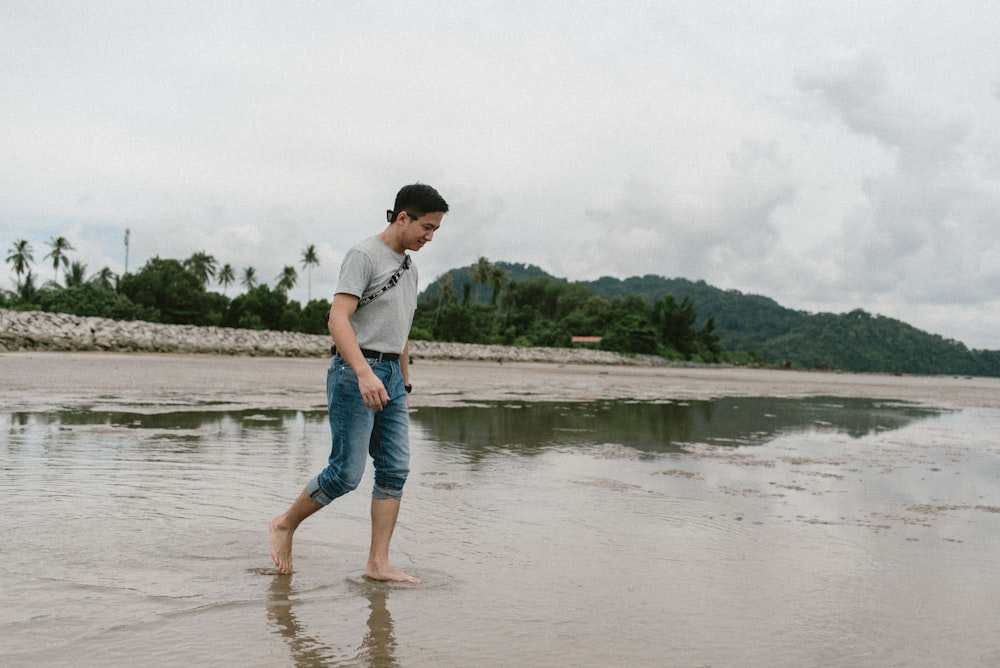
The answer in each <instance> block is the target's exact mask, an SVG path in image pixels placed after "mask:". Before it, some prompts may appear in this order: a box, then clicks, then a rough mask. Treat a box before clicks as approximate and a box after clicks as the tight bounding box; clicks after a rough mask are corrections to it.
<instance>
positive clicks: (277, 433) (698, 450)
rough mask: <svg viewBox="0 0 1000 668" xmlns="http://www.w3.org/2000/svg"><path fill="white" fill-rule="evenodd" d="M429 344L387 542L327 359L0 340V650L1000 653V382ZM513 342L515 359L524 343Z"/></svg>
mask: <svg viewBox="0 0 1000 668" xmlns="http://www.w3.org/2000/svg"><path fill="white" fill-rule="evenodd" d="M460 352H461V351H460V350H459V349H455V348H452V349H449V350H448V351H447V354H448V355H450V356H451V357H452V358H449V359H445V358H444V357H441V358H428V357H420V356H416V357H415V358H414V360H413V363H412V367H411V381H412V383H413V385H414V390H413V394H412V395H411V427H410V440H411V448H412V452H413V456H412V460H411V472H410V477H409V480H408V482H407V487H406V496H405V499H404V503H403V509H402V512H401V515H400V521H399V524H398V526H397V529H396V533H395V535H394V539H393V562H394V565H396V566H398V567H400V568H402V569H403V570H405V571H407V572H410V573H412V574H414V575H417V576H418V577H420V578H421V579H422V583H421V584H419V585H403V584H392V583H374V582H369V581H366V580H365V579H364V578H363V577H362V572H363V567H364V559H365V556H366V554H367V548H368V539H369V536H368V532H369V517H368V512H369V508H368V503H369V491H370V489H371V484H372V478H371V469H370V467H369V469H368V471H367V472H366V474H365V478H364V480H363V481H362V484H361V487H360V488H359V490H358V491H357V492H355V493H353V494H348V495H347V496H345V497H343V498H341V499H338V500H337V501H336V502H335V503H334V504H332V506H331V508H329V509H327V510H325V511H323V512H322V513H319V514H317V515H316V516H315V517H314V518H310V520H309V521H308V522H307V523H306V524H305V525H303V527H302V528H301V529H300V530H299V532H298V533H297V534H296V538H295V573H294V574H292V575H291V576H283V575H279V574H278V573H277V572H276V571H275V569H274V566H273V564H272V563H271V560H270V557H269V555H268V547H267V527H266V523H267V520H268V519H269V518H270V517H271V516H272V515H273V514H275V513H277V512H279V511H280V510H283V509H284V508H285V507H286V506H287V504H288V503H289V502H290V500H291V499H292V498H293V497H294V496H295V495H296V494H297V493H298V491H299V490H300V489H301V488H302V486H303V484H304V483H305V481H306V480H308V479H309V477H311V476H312V475H315V473H316V472H318V470H319V468H321V467H322V466H323V463H324V462H325V459H326V456H327V454H328V448H329V444H328V440H329V427H328V424H327V416H326V400H325V379H326V369H327V365H328V360H327V359H324V358H322V357H319V356H308V357H289V356H279V355H271V356H263V355H232V354H223V355H219V354H177V353H148V352H145V353H138V352H129V353H125V352H97V351H74V352H66V351H51V352H48V351H46V352H43V351H38V350H28V351H20V352H6V353H0V378H2V382H0V424H2V425H3V429H0V460H2V461H3V463H4V465H3V473H2V474H0V495H2V498H4V504H5V511H6V512H5V513H3V514H2V515H0V532H2V533H3V535H4V536H5V559H4V560H3V562H2V563H0V582H2V583H3V587H0V664H3V665H11V666H20V665H31V666H81V665H84V666H90V665H94V666H106V665H112V666H118V665H122V666H124V665H132V663H134V661H135V657H136V656H142V662H143V664H144V665H145V666H148V667H155V666H176V665H188V666H210V665H218V664H219V663H222V662H227V663H238V664H240V665H246V666H283V665H295V666H306V667H311V666H316V667H319V666H358V667H364V668H383V667H385V668H389V667H393V666H407V667H414V666H415V667H418V668H419V667H422V666H427V667H431V666H433V667H435V668H441V667H443V668H459V667H462V668H464V667H465V666H469V665H476V666H488V667H493V666H496V667H501V666H512V665H518V666H533V667H545V666H552V667H556V666H559V667H562V666H566V665H573V666H582V667H588V668H589V667H593V668H597V667H601V668H603V667H604V666H608V665H629V666H657V667H659V666H679V667H684V668H688V667H694V666H699V667H703V666H720V667H721V666H735V665H768V666H776V667H788V668H792V667H798V666H804V665H805V666H814V665H815V666H818V665H823V666H827V665H830V666H834V665H836V666H852V667H871V668H876V667H878V668H881V667H882V666H886V665H905V666H908V667H913V666H927V667H928V668H930V667H935V668H936V667H937V666H940V665H962V666H983V667H984V668H985V667H986V666H994V665H997V663H998V662H1000V641H998V640H997V638H1000V622H997V620H996V615H995V614H994V613H995V602H996V600H998V597H1000V578H998V577H997V575H996V573H995V568H994V563H995V555H996V553H997V551H998V550H1000V492H998V491H997V487H996V479H997V476H998V475H1000V443H998V442H997V439H996V426H997V424H1000V379H989V378H967V377H919V376H895V375H880V374H871V375H868V374H846V373H836V372H808V371H789V370H773V369H747V368H731V367H674V366H665V365H657V366H649V365H641V364H636V363H634V361H633V363H629V364H600V363H594V362H592V361H590V362H573V361H565V360H568V359H570V358H567V357H566V355H570V354H571V352H572V351H570V352H566V351H563V352H561V353H560V355H562V356H563V357H562V359H563V360H564V361H560V362H538V361H530V362H529V361H512V360H511V359H510V358H503V357H501V358H500V359H493V360H486V359H471V360H470V359H454V356H456V355H457V354H459V353H460ZM500 360H502V361H500Z"/></svg>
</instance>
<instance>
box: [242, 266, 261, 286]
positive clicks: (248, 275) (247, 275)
mask: <svg viewBox="0 0 1000 668" xmlns="http://www.w3.org/2000/svg"><path fill="white" fill-rule="evenodd" d="M240 282H241V283H243V285H244V287H246V289H247V290H253V289H254V288H255V287H257V272H256V270H254V268H253V267H247V268H246V269H244V270H243V279H242V280H241V281H240Z"/></svg>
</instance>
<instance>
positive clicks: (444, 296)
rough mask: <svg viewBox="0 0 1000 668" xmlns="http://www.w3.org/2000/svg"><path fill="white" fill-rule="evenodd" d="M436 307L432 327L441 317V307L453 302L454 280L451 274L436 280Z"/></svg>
mask: <svg viewBox="0 0 1000 668" xmlns="http://www.w3.org/2000/svg"><path fill="white" fill-rule="evenodd" d="M437 296H438V298H437V306H436V308H435V309H434V325H435V326H436V325H437V323H438V320H439V319H440V317H441V307H442V306H445V305H447V304H451V303H453V302H454V301H455V279H454V278H452V275H451V273H450V272H449V273H447V274H445V275H443V276H442V277H441V278H440V279H439V280H438V295H437Z"/></svg>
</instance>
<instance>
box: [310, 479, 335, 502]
mask: <svg viewBox="0 0 1000 668" xmlns="http://www.w3.org/2000/svg"><path fill="white" fill-rule="evenodd" d="M306 492H307V493H308V494H309V498H310V499H312V500H313V501H315V502H316V503H318V504H320V505H321V506H328V505H330V504H331V503H332V502H333V499H332V498H331V497H330V496H329V495H327V493H326V492H324V491H323V489H322V488H321V487H320V486H319V476H316V477H315V478H313V479H312V480H310V481H309V482H307V483H306Z"/></svg>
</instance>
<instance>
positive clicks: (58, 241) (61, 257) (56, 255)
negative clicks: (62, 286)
mask: <svg viewBox="0 0 1000 668" xmlns="http://www.w3.org/2000/svg"><path fill="white" fill-rule="evenodd" d="M46 243H47V244H48V246H49V248H51V249H52V250H51V251H49V254H48V255H46V256H45V259H46V260H47V259H49V258H52V268H53V269H55V272H56V277H55V279H54V282H55V283H56V284H58V283H59V265H60V264H62V265H63V267H68V266H69V258H68V257H67V256H66V251H71V250H76V249H75V248H73V245H72V244H71V243H70V242H69V241H67V240H66V237H53V238H52V239H49V240H48V241H47V242H46Z"/></svg>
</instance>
